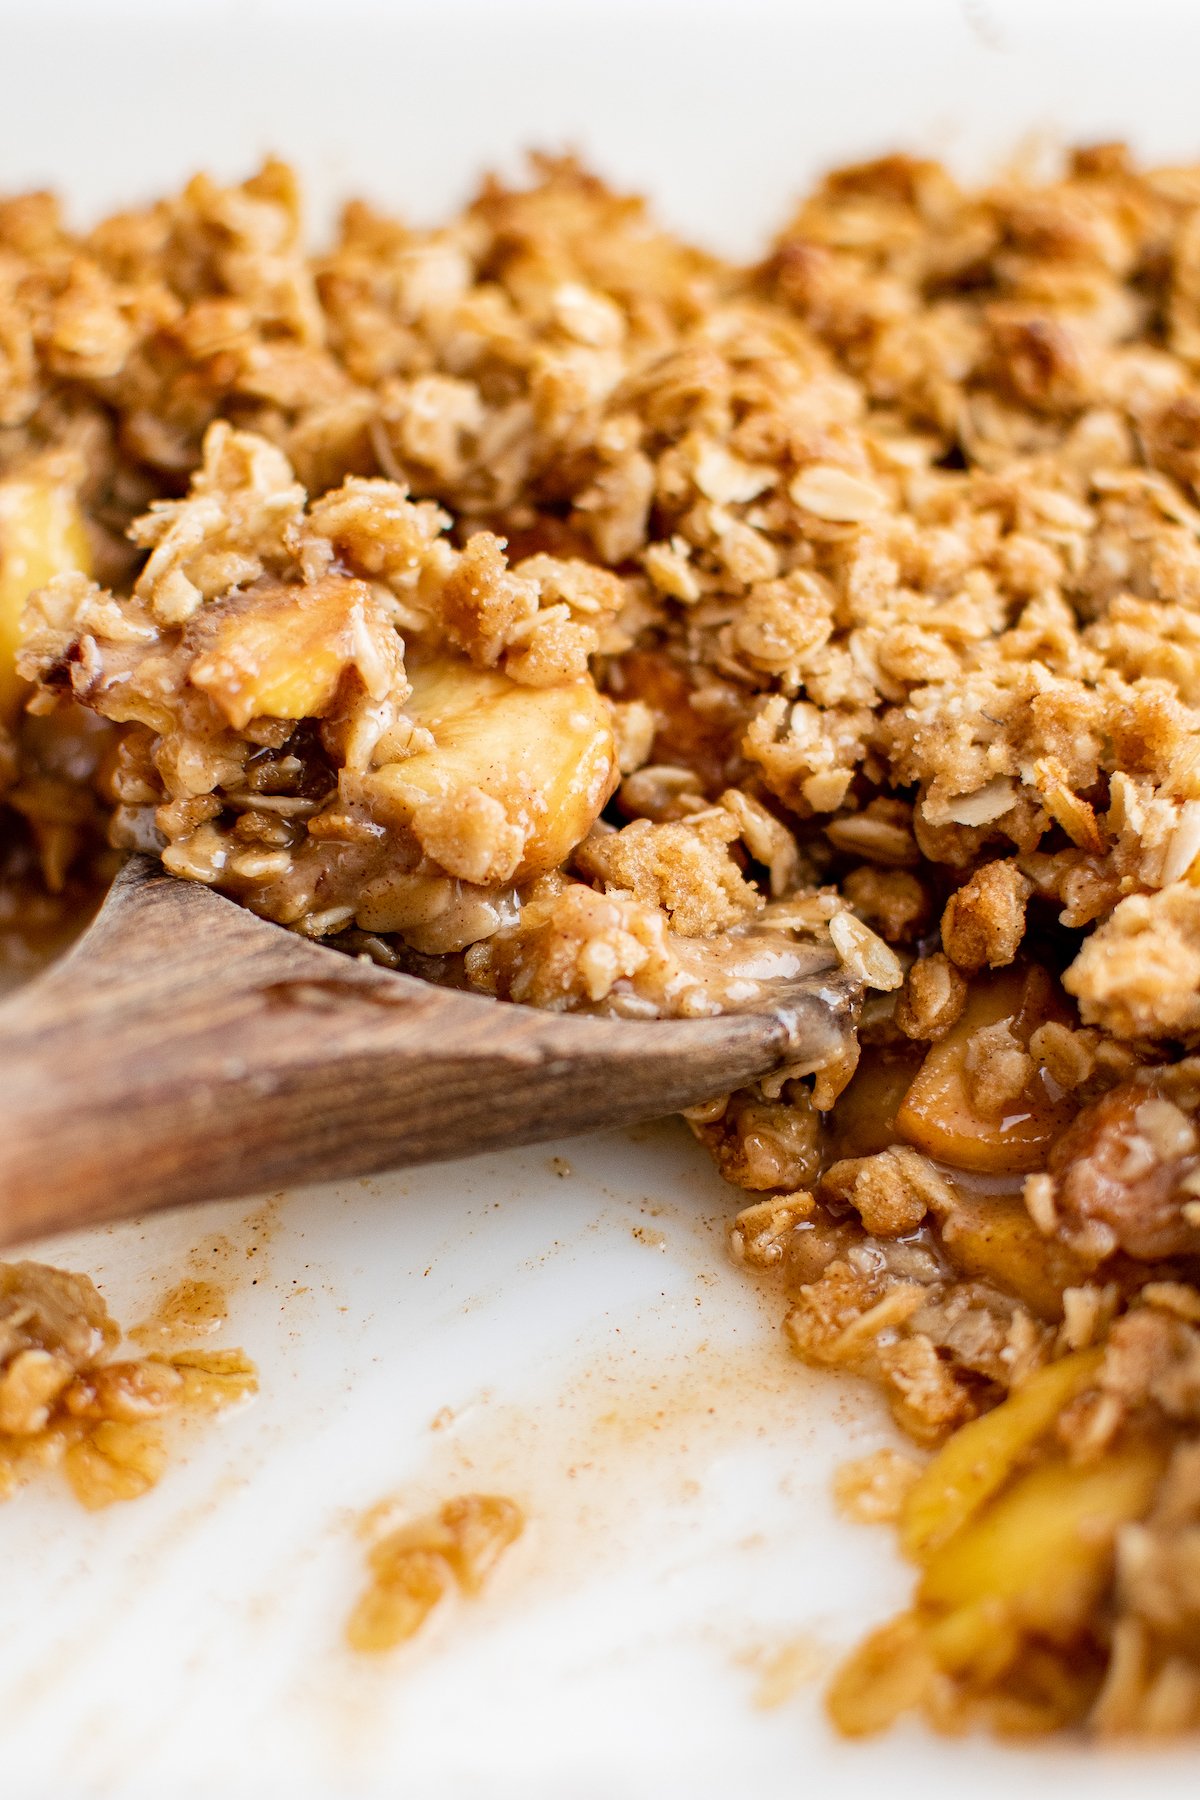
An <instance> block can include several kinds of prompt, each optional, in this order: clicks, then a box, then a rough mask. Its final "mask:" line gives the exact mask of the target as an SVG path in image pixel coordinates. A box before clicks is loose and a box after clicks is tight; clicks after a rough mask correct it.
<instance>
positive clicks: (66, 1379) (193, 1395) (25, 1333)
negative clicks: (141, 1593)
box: [0, 1262, 258, 1508]
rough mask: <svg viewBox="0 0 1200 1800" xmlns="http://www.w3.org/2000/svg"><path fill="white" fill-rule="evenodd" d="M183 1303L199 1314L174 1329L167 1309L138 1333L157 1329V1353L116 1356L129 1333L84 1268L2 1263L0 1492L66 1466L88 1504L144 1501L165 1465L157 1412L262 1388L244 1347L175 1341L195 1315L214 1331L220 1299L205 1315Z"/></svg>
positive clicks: (142, 1336)
mask: <svg viewBox="0 0 1200 1800" xmlns="http://www.w3.org/2000/svg"><path fill="white" fill-rule="evenodd" d="M191 1298H192V1299H195V1296H191ZM182 1311H183V1312H184V1314H187V1313H189V1311H190V1318H184V1317H179V1318H178V1319H177V1320H176V1321H175V1328H172V1325H171V1323H170V1322H169V1321H165V1320H164V1318H163V1317H161V1316H160V1317H158V1318H156V1320H155V1321H152V1322H151V1327H150V1330H149V1331H135V1332H132V1333H131V1334H130V1335H131V1336H132V1337H134V1338H135V1339H137V1340H138V1341H141V1342H146V1341H147V1340H148V1337H149V1336H150V1335H151V1334H152V1335H153V1336H154V1337H155V1338H156V1339H157V1340H158V1341H159V1342H160V1343H161V1344H162V1348H161V1349H160V1350H159V1353H158V1354H150V1355H146V1356H139V1357H119V1356H117V1355H116V1354H115V1353H116V1350H117V1347H118V1345H119V1343H120V1338H121V1333H120V1330H119V1329H118V1327H117V1325H116V1324H115V1323H114V1321H113V1319H112V1318H111V1317H110V1315H109V1312H108V1308H107V1307H106V1306H105V1304H104V1301H103V1300H102V1299H101V1297H100V1295H99V1293H98V1292H97V1290H96V1288H95V1287H94V1286H93V1284H92V1282H91V1281H89V1280H88V1278H87V1276H86V1275H72V1274H68V1273H67V1272H66V1271H65V1270H63V1269H52V1268H49V1267H47V1265H45V1264H44V1263H34V1262H15V1263H0V1498H7V1497H8V1496H9V1495H10V1494H12V1493H13V1492H14V1491H15V1489H16V1488H17V1487H19V1486H20V1485H21V1484H22V1483H23V1482H25V1481H28V1480H30V1479H31V1478H32V1477H33V1475H34V1474H35V1473H36V1471H37V1470H38V1469H40V1468H52V1467H56V1466H61V1468H62V1470H63V1473H64V1475H65V1476H66V1479H67V1482H68V1484H69V1486H70V1488H71V1490H72V1492H73V1493H74V1494H75V1497H76V1498H77V1499H78V1500H79V1501H80V1502H81V1503H82V1504H83V1505H84V1506H86V1507H90V1508H96V1507H101V1506H107V1505H109V1504H110V1503H111V1502H112V1501H114V1500H132V1499H136V1497H137V1496H138V1495H139V1494H144V1493H145V1492H146V1491H147V1489H148V1488H152V1487H153V1486H154V1485H155V1484H156V1483H157V1481H158V1480H159V1478H160V1476H161V1475H162V1473H163V1470H164V1469H165V1467H166V1464H167V1460H168V1447H167V1443H166V1441H165V1439H164V1437H163V1434H162V1429H161V1426H160V1424H159V1421H160V1420H163V1419H166V1418H168V1417H170V1416H187V1415H188V1414H192V1415H195V1414H197V1413H204V1412H218V1411H222V1410H224V1409H225V1408H226V1407H229V1406H232V1405H237V1404H238V1403H240V1402H242V1401H244V1400H246V1399H248V1398H249V1397H250V1396H251V1395H252V1394H254V1393H256V1392H257V1390H258V1381H257V1377H256V1375H255V1370H254V1365H253V1363H252V1362H250V1361H249V1359H248V1358H247V1357H246V1355H245V1353H244V1352H243V1351H241V1350H203V1351H202V1350H196V1349H173V1348H171V1347H170V1345H171V1342H172V1340H174V1341H176V1342H177V1341H178V1337H179V1336H188V1335H191V1334H192V1333H191V1332H189V1331H188V1330H187V1329H185V1327H186V1325H187V1324H189V1323H191V1324H193V1330H194V1331H197V1332H198V1333H199V1334H202V1333H203V1332H204V1331H205V1330H210V1329H212V1325H213V1317H212V1312H211V1296H209V1310H208V1311H207V1312H205V1313H204V1314H203V1316H202V1317H200V1316H199V1315H198V1313H197V1311H196V1310H195V1309H189V1308H187V1307H184V1308H183V1309H182ZM164 1326H165V1328H164Z"/></svg>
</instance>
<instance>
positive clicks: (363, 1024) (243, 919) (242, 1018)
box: [0, 859, 827, 1242]
mask: <svg viewBox="0 0 1200 1800" xmlns="http://www.w3.org/2000/svg"><path fill="white" fill-rule="evenodd" d="M139 863H141V859H135V861H134V863H133V864H131V865H130V867H129V869H127V871H126V872H125V873H124V874H123V875H122V876H121V877H120V878H119V880H118V883H117V886H116V888H115V889H114V892H113V894H112V895H111V896H110V899H109V901H108V902H107V903H106V905H105V907H104V909H103V910H102V912H101V914H100V916H99V918H98V919H97V921H96V923H95V924H94V925H93V926H92V928H91V930H90V931H89V932H88V933H87V934H86V936H85V937H84V938H83V939H82V940H81V941H80V942H79V943H78V944H77V945H76V946H75V947H74V949H73V950H72V951H71V952H70V953H69V954H68V955H67V956H66V957H64V958H63V960H62V961H61V962H59V963H57V964H56V965H54V966H53V967H52V968H51V969H50V970H48V971H47V972H46V974H44V975H43V976H41V977H40V978H39V979H38V980H36V981H35V982H33V983H31V984H30V986H29V987H28V988H25V989H23V990H22V991H21V992H19V993H18V994H17V995H16V996H15V997H13V998H12V999H10V1000H8V1001H7V1002H5V1003H4V1005H3V1006H2V1007H0V1241H5V1242H12V1241H13V1240H14V1239H17V1238H21V1237H26V1236H30V1235H33V1234H36V1233H39V1232H43V1231H47V1230H51V1229H57V1228H62V1227H66V1226H76V1225H82V1224H86V1223H89V1222H92V1221H97V1220H101V1219H111V1218H117V1217H121V1216H126V1215H129V1214H133V1213H138V1212H143V1211H145V1210H148V1209H149V1208H152V1207H158V1206H171V1205H178V1204H181V1203H183V1202H186V1201H195V1200H206V1199H215V1198H218V1197H221V1196H228V1195H234V1194H243V1193H247V1192H255V1191H258V1190H261V1189H264V1188H274V1187H279V1186H282V1185H284V1184H291V1183H295V1184H299V1183H302V1182H310V1181H319V1180H325V1179H330V1178H332V1177H335V1176H346V1175H362V1174H368V1173H371V1172H373V1171H378V1170H381V1169H387V1168H396V1167H400V1166H402V1165H404V1164H411V1163H418V1162H429V1161H436V1160H438V1159H440V1158H446V1157H457V1156H464V1155H467V1154H469V1153H471V1152H473V1151H479V1150H488V1149H495V1148H497V1147H500V1146H505V1145H510V1144H520V1143H530V1142H535V1141H537V1140H539V1139H545V1138H549V1137H555V1136H561V1135H563V1134H564V1133H565V1132H567V1131H574V1130H582V1129H588V1128H592V1127H595V1126H601V1125H613V1124H618V1123H628V1122H632V1121H634V1120H638V1119H644V1118H649V1117H654V1116H657V1115H660V1114H663V1113H666V1112H669V1111H672V1110H674V1109H677V1108H678V1107H680V1106H684V1105H689V1104H692V1103H694V1102H696V1101H699V1100H701V1099H704V1098H707V1097H709V1096H711V1095H713V1094H718V1093H721V1092H724V1091H725V1090H727V1089H728V1088H730V1087H734V1086H737V1085H739V1084H741V1083H743V1082H745V1081H748V1080H750V1079H752V1078H753V1077H755V1076H756V1075H759V1074H762V1073H764V1072H765V1071H766V1070H767V1069H769V1068H770V1067H772V1066H773V1065H774V1064H776V1063H777V1062H778V1061H779V1060H780V1058H781V1055H782V1053H783V1051H784V1048H785V1044H784V1039H785V1033H784V1029H783V1027H782V1026H780V1025H778V1024H777V1023H776V1022H774V1021H772V1020H769V1019H763V1018H759V1017H749V1016H747V1017H731V1018H728V1019H723V1020H713V1021H706V1022H691V1021H679V1022H671V1021H656V1022H651V1023H646V1024H640V1023H639V1024H631V1023H629V1022H623V1021H619V1020H606V1019H590V1018H579V1017H570V1016H564V1015H555V1014H549V1013H539V1012H533V1011H531V1010H529V1009H527V1008H524V1007H519V1006H507V1005H500V1004H497V1003H496V1002H495V1001H492V1000H488V999H484V998H480V997H478V996H475V995H469V994H462V993H457V992H452V991H449V990H446V989H441V988H435V987H432V986H430V985H429V984H428V983H425V982H421V981H417V980H414V979H411V978H410V977H407V976H402V975H395V974H391V973H389V972H388V971H386V970H382V969H379V968H376V967H375V966H373V965H371V964H369V963H366V962H359V961H356V960H353V959H351V958H349V957H346V956H342V955H339V954H338V953H337V952H335V951H332V950H329V949H326V948H323V947H321V946H319V945H316V944H312V943H309V942H306V941H304V940H302V939H299V938H297V937H295V936H293V935H291V934H290V933H288V932H285V931H282V930H280V928H279V927H278V926H275V925H270V924H266V923H264V922H263V921H262V920H259V919H256V918H254V917H253V916H252V915H251V914H249V913H248V912H246V911H245V910H244V909H243V908H241V907H239V906H236V905H234V904H233V903H232V902H230V901H228V900H225V899H223V898H221V897H220V896H219V895H217V894H214V893H212V892H210V891H209V890H207V889H205V888H202V887H199V886H196V885H195V884H192V883H185V882H180V881H176V880H174V879H172V878H171V877H169V876H163V875H162V874H160V873H153V872H150V866H149V865H145V864H142V866H140V867H139V866H138V865H139ZM816 1011H817V1009H816V1007H815V1006H814V1019H815V1018H816ZM826 1023H827V1021H826Z"/></svg>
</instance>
